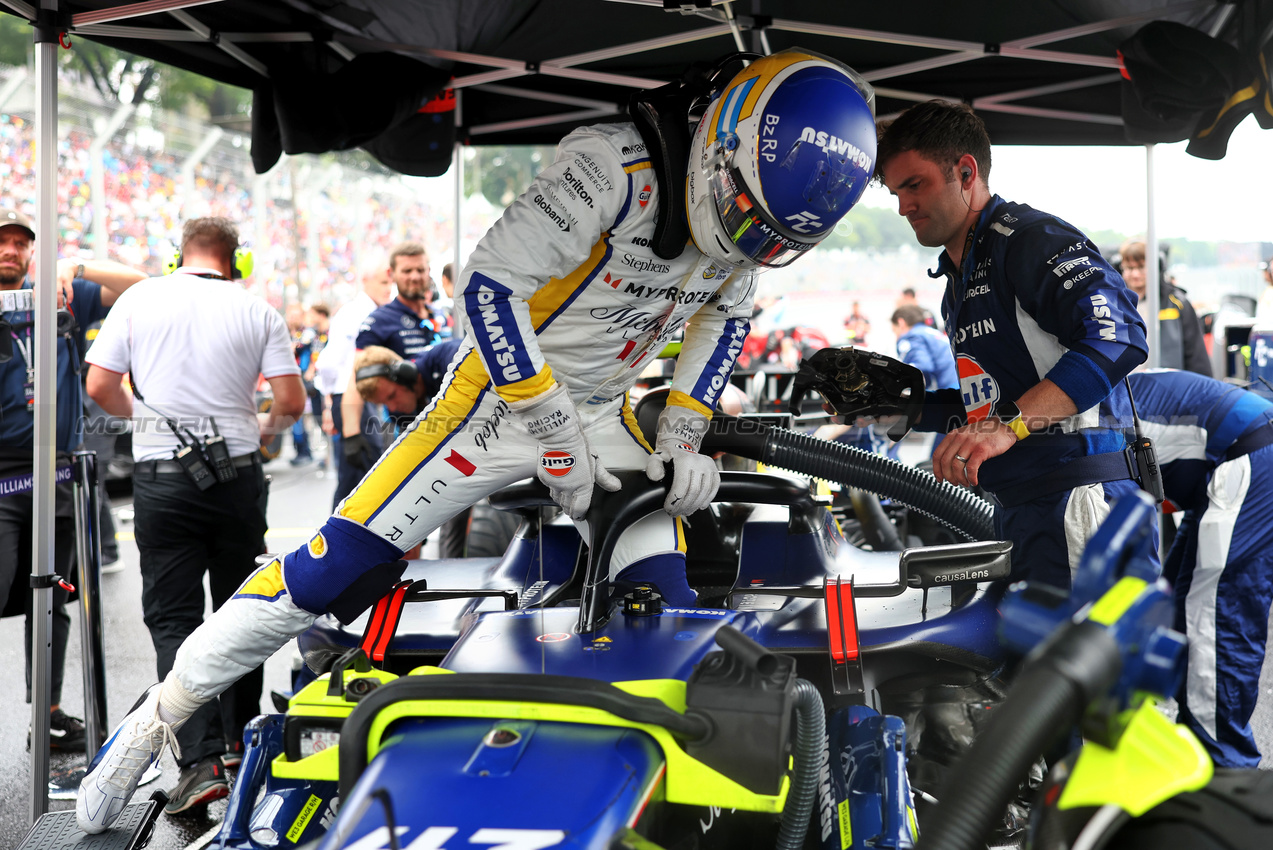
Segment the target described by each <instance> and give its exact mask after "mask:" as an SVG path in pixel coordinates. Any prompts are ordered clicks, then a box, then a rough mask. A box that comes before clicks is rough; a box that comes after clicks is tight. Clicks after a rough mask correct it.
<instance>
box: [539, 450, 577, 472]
mask: <svg viewBox="0 0 1273 850" xmlns="http://www.w3.org/2000/svg"><path fill="white" fill-rule="evenodd" d="M539 465H540V466H542V467H543V468H544V470H545V471H546V472H547V473H548V474H549V475H555V476H557V477H558V478H560V477H561V476H563V475H566V474H568V473H569V472H570V470H572V469H574V468H575V456H574V455H572V454H571V453H570V452H561V451H550V452H544V453H543V454H542V455H540V456H539Z"/></svg>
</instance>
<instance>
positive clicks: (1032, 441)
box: [877, 101, 1147, 588]
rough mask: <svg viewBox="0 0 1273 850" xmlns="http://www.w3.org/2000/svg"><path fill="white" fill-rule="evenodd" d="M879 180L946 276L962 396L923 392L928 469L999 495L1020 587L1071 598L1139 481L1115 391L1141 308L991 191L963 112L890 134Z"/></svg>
mask: <svg viewBox="0 0 1273 850" xmlns="http://www.w3.org/2000/svg"><path fill="white" fill-rule="evenodd" d="M877 175H878V176H879V177H880V179H881V181H882V182H883V183H884V185H885V186H886V187H887V188H888V189H889V191H890V192H891V193H892V194H893V195H895V196H896V197H897V199H898V212H899V213H900V214H901V215H903V216H905V217H906V218H907V219H908V220H909V222H910V224H911V227H912V229H913V230H914V231H915V238H916V239H917V240H918V241H919V243H920V244H921V245H925V246H927V247H930V248H938V247H941V248H944V249H945V250H944V251H943V252H942V254H941V256H940V258H939V261H938V269H937V271H936V272H930V274H932V275H933V276H934V277H941V276H944V277H945V278H946V293H945V296H944V298H943V301H942V319H943V322H944V325H945V328H946V331H947V334H948V335H949V336H950V339H951V344H952V346H953V349H954V352H955V360H956V365H957V368H958V373H959V389H958V390H938V391H936V392H930V393H927V394H926V399H925V406H924V411H923V416H922V420H921V424H920V427H921V428H922V429H923V430H927V431H939V432H948V436H947V437H946V439H944V440H943V441H942V443H941V445H939V446H938V447H937V449H936V451H935V452H934V453H933V474H934V475H936V476H937V477H938V479H940V480H943V481H952V482H954V483H956V484H965V485H981V486H983V487H985V488H986V489H988V490H990V491H992V492H993V493H994V495H995V497H996V498H997V499H998V501H999V503H1000V507H999V508H998V509H997V510H996V525H997V526H998V527H999V533H1000V534H1002V535H1004V536H1005V538H1006V539H1010V540H1012V542H1013V544H1014V548H1013V552H1012V560H1013V572H1014V577H1024V576H1027V575H1028V576H1029V577H1030V578H1031V579H1035V580H1041V581H1046V582H1049V583H1051V584H1053V585H1056V586H1058V587H1062V588H1068V587H1069V586H1070V576H1071V572H1072V571H1073V570H1074V568H1075V567H1076V566H1077V563H1078V559H1079V557H1080V556H1081V555H1082V552H1083V545H1084V544H1085V543H1086V541H1087V538H1088V537H1089V536H1090V534H1091V532H1092V531H1093V530H1095V529H1096V527H1097V526H1098V525H1100V523H1101V521H1102V520H1103V519H1104V518H1105V517H1106V516H1107V514H1108V511H1109V507H1108V505H1109V503H1110V502H1112V501H1113V500H1114V499H1116V498H1117V497H1118V496H1119V495H1121V494H1123V493H1126V492H1129V491H1130V490H1132V489H1133V488H1135V487H1136V486H1138V485H1137V482H1136V481H1135V480H1133V468H1132V466H1131V465H1130V463H1129V460H1128V456H1127V454H1126V453H1125V451H1124V450H1125V448H1126V447H1127V445H1128V439H1127V434H1126V433H1125V428H1127V427H1129V426H1130V424H1131V422H1130V410H1129V408H1128V403H1127V393H1126V390H1125V389H1124V388H1122V387H1121V386H1120V382H1121V381H1122V379H1123V377H1124V376H1125V375H1126V374H1127V373H1128V372H1130V371H1131V370H1132V369H1133V368H1135V367H1136V366H1137V365H1139V364H1140V363H1142V362H1143V361H1144V360H1145V357H1146V355H1147V346H1146V344H1145V325H1144V322H1143V321H1142V320H1141V318H1140V315H1139V314H1138V313H1137V312H1136V305H1135V299H1134V298H1133V296H1132V294H1131V291H1130V290H1129V289H1128V288H1127V286H1126V284H1124V282H1123V280H1122V278H1120V277H1119V276H1118V274H1117V272H1115V271H1114V270H1113V269H1112V268H1111V267H1110V265H1109V263H1107V262H1106V261H1105V260H1104V259H1103V258H1102V257H1101V255H1100V252H1099V251H1097V250H1096V247H1095V246H1094V245H1093V244H1092V243H1091V242H1090V241H1089V240H1088V239H1087V237H1086V236H1084V235H1083V234H1082V233H1081V232H1079V231H1078V230H1077V229H1075V228H1074V227H1072V226H1071V225H1069V224H1067V223H1065V222H1064V221H1061V220H1060V219H1058V218H1056V217H1055V216H1051V215H1048V214H1047V213H1044V212H1040V211H1038V210H1034V209H1031V208H1030V207H1028V206H1025V205H1024V204H1016V203H1012V202H1009V201H1005V200H1004V199H1002V198H1000V197H999V196H998V195H992V194H991V193H990V188H989V183H988V179H989V176H990V137H989V135H988V134H987V133H986V128H985V125H984V124H982V122H981V119H980V118H978V117H977V116H976V115H975V114H974V113H973V111H972V110H971V109H970V108H969V107H967V106H965V105H962V104H953V103H949V102H945V101H929V102H927V103H921V104H918V105H916V106H913V107H911V108H910V109H908V110H906V111H905V112H903V113H902V114H901V115H900V116H899V117H898V118H897V119H895V120H894V121H891V122H889V123H887V124H884V125H883V126H882V128H881V132H880V139H879V156H878V166H877ZM1106 397H1110V398H1109V401H1110V409H1111V411H1112V414H1113V416H1114V419H1113V421H1112V423H1109V424H1102V423H1099V422H1098V421H1097V420H1098V413H1099V410H1098V405H1099V404H1100V402H1101V401H1103V400H1105V399H1106Z"/></svg>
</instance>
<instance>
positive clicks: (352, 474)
mask: <svg viewBox="0 0 1273 850" xmlns="http://www.w3.org/2000/svg"><path fill="white" fill-rule="evenodd" d="M344 397H345V395H344V393H336V394H335V395H333V396H332V425H334V426H335V428H336V434H337V438H336V439H335V440H332V442H331V451H332V453H333V454H334V455H335V457H336V492H335V493H333V494H332V510H333V511H334V510H336V506H337V505H339V504H340V503H341V500H343V499H344V498H345V497H346V496H348V495H349V493H350V492H351V491H352V490H353V489H354V486H355V485H356V484H357V483H358V482H359V481H361V480H362V477H363V476H364V475H366V474H367V471H368V470H369V469H371V465H370V463H368V464H367V465H365V466H364V465H362V464H359V463H351V462H350V461H348V460H346V459H345V452H344V446H342V445H341V443H342V439H341V437H340V434H341V433H342V428H343V425H342V423H343V422H344V416H343V415H342V414H341V411H340V401H341V399H342V398H344ZM382 424H383V423H381V422H380V420H378V419H377V418H376V417H375V416H374V415H373V411H372V407H371V405H370V404H365V403H364V404H363V406H362V434H363V436H364V437H366V438H367V442H368V443H370V444H371V448H372V450H373V451H374V452H375V455H376V457H379V456H380V453H381V452H383V451H384V438H383V437H382V436H381V435H382V434H383V433H384V429H383V427H382ZM370 460H371V462H374V461H375V458H371V459H370Z"/></svg>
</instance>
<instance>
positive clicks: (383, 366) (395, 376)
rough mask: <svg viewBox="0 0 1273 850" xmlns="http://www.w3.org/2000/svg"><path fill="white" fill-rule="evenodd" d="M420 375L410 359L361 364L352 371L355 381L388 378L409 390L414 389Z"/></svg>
mask: <svg viewBox="0 0 1273 850" xmlns="http://www.w3.org/2000/svg"><path fill="white" fill-rule="evenodd" d="M419 377H420V370H419V369H417V368H416V365H415V364H414V363H412V362H411V361H410V360H395V361H394V362H392V363H373V364H371V365H370V366H363V367H362V368H361V369H359V370H358V371H356V372H354V380H355V381H363V380H366V379H367V378H388V379H389V380H391V381H393V382H394V383H395V384H401V385H402V386H404V387H406V388H407V389H409V390H414V389H415V382H416V380H417V379H418V378H419Z"/></svg>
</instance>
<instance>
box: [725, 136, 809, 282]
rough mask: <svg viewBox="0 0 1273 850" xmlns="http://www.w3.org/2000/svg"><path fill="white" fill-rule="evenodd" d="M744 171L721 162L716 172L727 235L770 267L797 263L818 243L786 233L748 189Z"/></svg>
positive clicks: (744, 250)
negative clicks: (799, 258) (792, 236)
mask: <svg viewBox="0 0 1273 850" xmlns="http://www.w3.org/2000/svg"><path fill="white" fill-rule="evenodd" d="M745 185H746V184H744V183H743V178H742V174H741V173H739V171H738V169H737V168H732V167H730V165H729V163H728V162H727V161H726V162H721V163H719V164H717V166H716V169H715V171H713V173H712V197H713V199H714V200H715V201H716V213H717V214H718V215H719V216H720V221H721V224H722V225H723V226H724V228H725V235H726V236H727V237H728V238H729V240H730V241H731V242H733V243H734V247H735V248H736V249H737V250H738V251H740V252H741V253H743V254H744V255H745V256H746V257H747V258H748V259H750V260H752V261H753V262H755V263H756V264H758V265H761V266H766V267H768V268H780V267H782V266H785V265H788V264H790V263H791V262H793V261H794V260H795V259H796V258H797V257H799V256H800V255H801V254H803V253H804V252H805V251H808V250H809V249H810V248H812V247H813V246H814V245H816V244H817V243H816V242H798V241H796V240H795V239H791V238H790V237H788V236H784V235H783V234H782V233H781V232H780V231H779V230H778V228H777V227H776V226H775V223H774V222H773V221H771V220H770V219H769V216H768V215H766V214H765V212H764V211H763V210H762V209H761V207H760V205H759V204H757V203H756V202H755V201H754V200H753V199H752V196H751V195H750V194H749V193H748V192H747V190H746V188H745Z"/></svg>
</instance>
